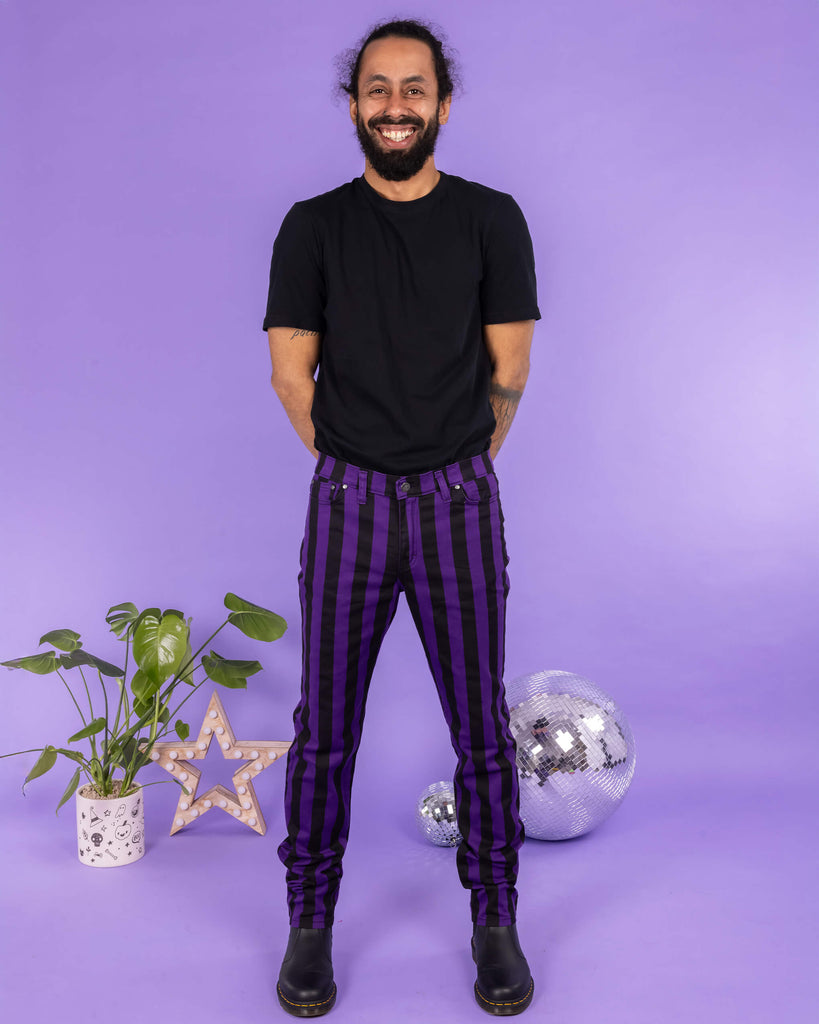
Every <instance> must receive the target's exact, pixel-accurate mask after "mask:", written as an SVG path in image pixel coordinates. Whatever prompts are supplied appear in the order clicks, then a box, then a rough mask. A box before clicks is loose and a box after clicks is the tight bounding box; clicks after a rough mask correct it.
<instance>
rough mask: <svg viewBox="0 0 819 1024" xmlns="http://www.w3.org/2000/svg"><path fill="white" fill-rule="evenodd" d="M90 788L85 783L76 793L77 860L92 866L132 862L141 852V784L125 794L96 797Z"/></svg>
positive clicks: (142, 846) (142, 825) (142, 842)
mask: <svg viewBox="0 0 819 1024" xmlns="http://www.w3.org/2000/svg"><path fill="white" fill-rule="evenodd" d="M93 792H94V790H93V787H92V786H91V785H90V784H89V785H85V786H83V787H81V788H80V789H78V790H77V793H76V798H77V846H78V849H79V855H80V860H81V861H82V862H83V864H88V865H90V866H91V867H95V868H118V867H122V865H124V864H133V862H134V861H135V860H139V859H140V857H142V856H143V855H144V853H145V807H144V803H143V798H142V787H141V786H140V787H139V788H138V789H137V790H136V791H135V792H133V793H130V794H129V795H128V796H125V797H120V796H112V797H107V798H106V797H103V798H100V797H97V796H93V795H92V794H93ZM84 794H85V795H84Z"/></svg>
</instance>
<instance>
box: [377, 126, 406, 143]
mask: <svg viewBox="0 0 819 1024" xmlns="http://www.w3.org/2000/svg"><path fill="white" fill-rule="evenodd" d="M412 132H413V129H412V128H406V129H398V130H396V131H389V130H388V129H386V128H382V129H381V134H382V135H383V136H384V137H385V138H387V139H389V140H390V141H391V142H402V141H403V140H404V139H408V138H409V137H410V135H412Z"/></svg>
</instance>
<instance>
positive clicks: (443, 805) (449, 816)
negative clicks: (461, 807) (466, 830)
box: [415, 782, 463, 846]
mask: <svg viewBox="0 0 819 1024" xmlns="http://www.w3.org/2000/svg"><path fill="white" fill-rule="evenodd" d="M415 820H416V822H417V823H418V828H419V830H420V832H421V835H422V836H423V837H424V838H425V839H428V840H429V841H430V842H431V843H434V844H435V845H436V846H457V845H458V844H459V843H460V841H461V839H462V838H463V836H462V835H461V833H460V832H459V831H458V819H457V817H456V815H455V788H454V786H453V784H452V783H451V782H433V783H432V784H431V785H430V786H427V788H426V789H425V790H424V792H423V793H422V794H421V795H420V796H419V797H418V804H417V806H416V809H415Z"/></svg>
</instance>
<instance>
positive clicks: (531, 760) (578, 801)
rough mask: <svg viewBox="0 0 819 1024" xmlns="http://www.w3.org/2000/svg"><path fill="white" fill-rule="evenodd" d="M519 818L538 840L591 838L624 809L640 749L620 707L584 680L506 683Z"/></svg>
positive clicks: (547, 676) (540, 675)
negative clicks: (513, 745)
mask: <svg viewBox="0 0 819 1024" xmlns="http://www.w3.org/2000/svg"><path fill="white" fill-rule="evenodd" d="M506 703H507V706H508V708H509V720H510V724H511V727H512V734H513V735H514V737H515V743H516V745H517V764H518V780H519V782H520V817H521V821H522V822H523V825H524V829H525V833H526V835H527V836H532V837H533V838H534V839H570V838H572V837H573V836H581V835H583V834H584V833H585V832H589V831H591V829H593V828H594V827H595V826H596V825H599V824H600V822H601V821H605V820H606V818H608V816H609V815H610V814H612V813H613V812H614V811H615V810H616V809H617V807H618V806H619V805H620V803H621V802H622V800H623V798H624V797H625V795H626V792H627V791H628V787H629V785H630V784H631V779H632V776H633V775H634V765H635V762H636V756H637V755H636V750H635V747H634V738H633V736H632V734H631V728H630V726H629V724H628V719H627V718H626V716H625V714H624V712H623V710H622V708H620V707H619V706H618V705H617V702H616V701H615V700H614V699H613V698H612V697H610V696H609V695H608V694H607V693H604V692H603V691H602V690H601V689H599V688H598V687H597V686H595V685H594V683H592V682H591V681H590V680H588V679H585V678H584V677H583V676H578V675H575V674H574V673H572V672H557V671H551V672H536V673H534V674H533V675H528V676H520V677H519V678H517V679H513V680H512V681H511V682H509V683H507V684H506Z"/></svg>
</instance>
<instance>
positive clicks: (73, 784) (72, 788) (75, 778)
mask: <svg viewBox="0 0 819 1024" xmlns="http://www.w3.org/2000/svg"><path fill="white" fill-rule="evenodd" d="M79 784H80V769H79V768H78V769H77V770H76V771H75V772H74V774H73V775H72V776H71V781H70V782H69V783H68V788H67V789H66V791H65V792H64V793H63V795H62V798H61V800H60V802H59V803H58V804H57V810H56V811H55V812H54V813H55V814H57V813H59V810H60V808H61V807H62V805H63V804H64V803H65V802H66V800H68V799H69V797H71V796H72V795H73V794H74V793H75V792H76V790H77V786H79Z"/></svg>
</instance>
